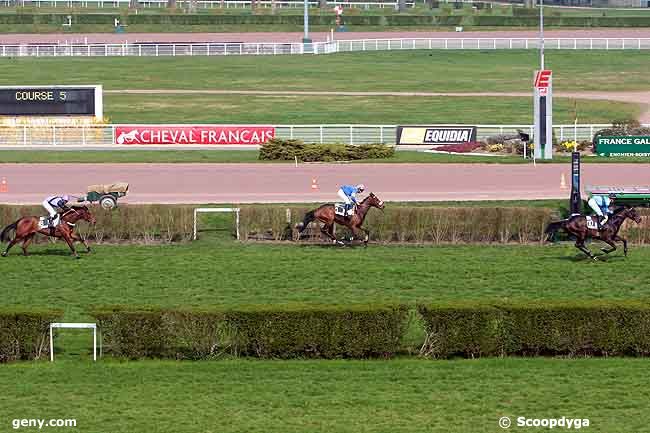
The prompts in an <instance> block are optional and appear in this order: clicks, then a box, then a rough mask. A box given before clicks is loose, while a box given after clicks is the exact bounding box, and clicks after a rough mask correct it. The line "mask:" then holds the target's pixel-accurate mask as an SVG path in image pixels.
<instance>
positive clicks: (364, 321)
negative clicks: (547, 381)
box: [91, 301, 650, 359]
mask: <svg viewBox="0 0 650 433" xmlns="http://www.w3.org/2000/svg"><path fill="white" fill-rule="evenodd" d="M417 312H418V313H419V315H420V317H421V319H422V320H421V321H411V320H410V314H409V313H410V310H409V307H407V306H405V305H391V306H369V307H361V306H358V307H334V306H329V307H305V306H298V307H286V306H285V307H282V306H275V307H271V306H269V307H261V308H257V309H252V308H251V309H245V310H218V309H215V310H205V309H204V310H174V309H141V310H138V309H134V308H133V307H120V306H117V307H102V308H99V309H97V310H96V311H93V312H92V313H91V314H92V315H93V316H94V317H95V318H96V319H97V322H98V323H99V326H100V327H101V331H102V335H103V341H104V348H105V349H106V350H107V351H108V352H110V353H111V354H113V355H115V356H119V357H127V358H132V359H138V358H174V359H211V358H218V357H221V356H224V355H225V356H249V357H257V358H326V359H332V358H377V357H382V358H389V357H392V356H394V355H395V354H396V353H400V352H404V350H405V349H407V348H405V347H403V338H404V336H405V334H406V333H407V331H408V328H409V326H423V328H424V329H423V331H424V334H425V340H424V342H423V344H422V345H421V350H420V354H421V356H424V357H429V358H451V357H456V356H461V357H480V356H649V355H650V303H644V302H635V301H634V302H628V301H610V302H604V301H586V302H578V301H567V302H534V301H533V302H523V301H522V302H511V303H503V304H493V303H485V302H474V303H471V302H466V303H457V304H445V303H437V304H420V305H418V306H417ZM420 324H422V325H420Z"/></svg>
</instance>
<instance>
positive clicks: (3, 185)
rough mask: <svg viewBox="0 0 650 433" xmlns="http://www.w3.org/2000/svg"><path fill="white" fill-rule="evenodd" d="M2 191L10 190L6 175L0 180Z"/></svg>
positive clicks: (0, 190) (0, 189)
mask: <svg viewBox="0 0 650 433" xmlns="http://www.w3.org/2000/svg"><path fill="white" fill-rule="evenodd" d="M0 192H9V185H8V184H7V178H6V177H3V178H2V180H1V181H0Z"/></svg>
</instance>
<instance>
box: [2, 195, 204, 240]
mask: <svg viewBox="0 0 650 433" xmlns="http://www.w3.org/2000/svg"><path fill="white" fill-rule="evenodd" d="M90 208H91V212H92V213H93V215H94V216H95V218H96V219H97V224H95V225H94V226H90V225H89V224H88V223H86V222H85V221H84V222H80V223H79V225H78V226H77V229H78V232H79V233H80V234H81V235H82V236H84V237H85V238H86V239H88V240H91V241H93V242H123V241H129V242H145V243H146V242H179V241H186V240H190V239H191V238H192V229H193V209H194V208H193V207H192V206H169V205H125V204H121V205H119V206H118V207H117V208H115V209H113V210H110V211H108V210H104V209H102V208H100V207H99V206H90ZM43 214H44V211H43V208H41V207H40V206H8V205H0V223H2V224H3V225H8V224H10V223H12V222H14V221H16V220H17V219H18V218H20V217H22V216H29V215H43ZM45 239H46V238H45V237H43V236H37V237H35V238H34V240H35V241H37V242H39V241H40V242H42V241H44V240H45Z"/></svg>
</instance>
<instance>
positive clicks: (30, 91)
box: [0, 86, 103, 119]
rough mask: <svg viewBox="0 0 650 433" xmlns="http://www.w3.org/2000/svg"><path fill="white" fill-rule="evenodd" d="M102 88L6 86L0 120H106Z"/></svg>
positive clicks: (0, 94) (2, 90)
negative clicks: (57, 117)
mask: <svg viewBox="0 0 650 433" xmlns="http://www.w3.org/2000/svg"><path fill="white" fill-rule="evenodd" d="M102 99H103V98H102V86H16V87H11V86H7V87H5V86H3V87H0V116H94V117H96V118H98V119H101V118H102V117H103V109H102Z"/></svg>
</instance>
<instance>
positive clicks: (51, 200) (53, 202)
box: [42, 194, 70, 227]
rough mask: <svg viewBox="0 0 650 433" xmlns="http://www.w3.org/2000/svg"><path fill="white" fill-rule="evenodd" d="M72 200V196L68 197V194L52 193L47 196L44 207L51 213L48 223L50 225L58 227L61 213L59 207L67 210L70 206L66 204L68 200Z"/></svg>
mask: <svg viewBox="0 0 650 433" xmlns="http://www.w3.org/2000/svg"><path fill="white" fill-rule="evenodd" d="M69 201H70V197H68V195H67V194H64V195H51V196H49V197H47V198H46V199H45V200H43V203H42V204H43V207H44V208H45V210H46V211H47V213H48V214H49V216H50V218H49V219H48V221H47V222H48V225H49V226H50V227H56V226H57V225H59V219H60V218H59V213H58V212H57V208H58V209H62V210H66V209H67V208H68V207H67V206H66V205H67V204H68V202H69Z"/></svg>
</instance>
